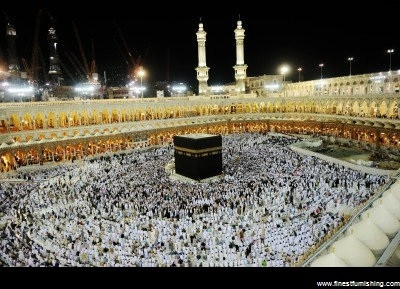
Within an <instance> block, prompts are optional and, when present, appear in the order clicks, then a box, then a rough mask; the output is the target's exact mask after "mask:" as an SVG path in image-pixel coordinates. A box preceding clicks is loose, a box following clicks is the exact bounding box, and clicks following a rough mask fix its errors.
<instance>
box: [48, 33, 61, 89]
mask: <svg viewBox="0 0 400 289" xmlns="http://www.w3.org/2000/svg"><path fill="white" fill-rule="evenodd" d="M47 40H48V43H49V55H50V60H49V73H48V75H49V82H50V84H51V85H60V81H61V80H62V72H61V67H60V59H59V57H58V52H57V41H58V38H57V35H56V30H55V29H54V25H52V26H51V27H50V28H49V33H48V36H47Z"/></svg>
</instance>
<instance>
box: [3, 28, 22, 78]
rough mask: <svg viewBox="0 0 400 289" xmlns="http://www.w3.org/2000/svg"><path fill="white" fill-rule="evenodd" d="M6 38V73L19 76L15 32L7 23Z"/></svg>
mask: <svg viewBox="0 0 400 289" xmlns="http://www.w3.org/2000/svg"><path fill="white" fill-rule="evenodd" d="M6 37H7V44H8V72H9V73H11V74H13V75H18V76H19V73H20V70H21V68H20V66H19V62H18V57H17V48H16V45H15V43H16V39H17V31H16V30H15V28H14V26H12V25H11V24H10V23H7V30H6Z"/></svg>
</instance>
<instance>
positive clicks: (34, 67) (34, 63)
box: [27, 10, 42, 82]
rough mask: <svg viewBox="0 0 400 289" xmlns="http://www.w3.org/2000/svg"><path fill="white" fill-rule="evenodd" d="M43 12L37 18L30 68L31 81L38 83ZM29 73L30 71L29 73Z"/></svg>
mask: <svg viewBox="0 0 400 289" xmlns="http://www.w3.org/2000/svg"><path fill="white" fill-rule="evenodd" d="M41 14H42V10H39V11H38V13H37V16H36V25H35V30H34V38H33V46H32V56H31V65H30V68H29V72H30V73H28V79H29V80H31V81H35V82H37V81H38V70H39V56H40V51H39V29H40V18H41ZM27 72H28V71H27Z"/></svg>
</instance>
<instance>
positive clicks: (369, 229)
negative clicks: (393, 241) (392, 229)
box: [347, 218, 389, 255]
mask: <svg viewBox="0 0 400 289" xmlns="http://www.w3.org/2000/svg"><path fill="white" fill-rule="evenodd" d="M347 233H348V234H352V235H353V236H354V237H356V238H357V239H358V240H359V241H361V242H362V243H363V244H364V245H365V246H367V247H368V248H369V249H370V250H371V251H372V252H373V253H374V254H376V255H381V254H382V253H383V251H385V249H386V247H387V246H388V245H389V238H388V237H387V236H386V234H385V233H384V232H382V230H380V229H379V228H378V227H377V226H376V225H375V224H374V223H373V222H372V221H371V219H368V218H367V219H364V220H362V221H360V222H358V223H356V224H353V225H351V226H350V227H349V229H348V230H347Z"/></svg>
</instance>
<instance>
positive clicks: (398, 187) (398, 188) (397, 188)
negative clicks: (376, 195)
mask: <svg viewBox="0 0 400 289" xmlns="http://www.w3.org/2000/svg"><path fill="white" fill-rule="evenodd" d="M388 191H390V192H391V193H392V194H393V195H394V196H395V197H396V198H397V199H398V200H400V182H399V181H397V182H395V183H394V184H393V185H391V187H390V189H389V190H388Z"/></svg>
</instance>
